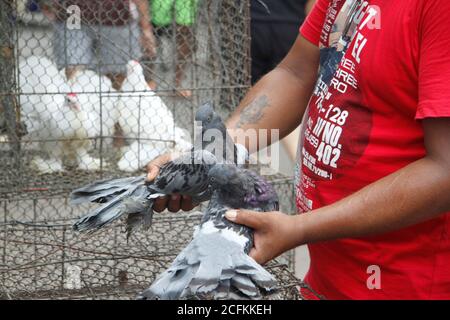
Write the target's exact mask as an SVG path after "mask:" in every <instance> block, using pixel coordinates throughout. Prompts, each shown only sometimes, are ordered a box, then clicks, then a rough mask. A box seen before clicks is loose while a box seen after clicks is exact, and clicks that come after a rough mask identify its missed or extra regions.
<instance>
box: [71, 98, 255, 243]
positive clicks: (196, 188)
mask: <svg viewBox="0 0 450 320" xmlns="http://www.w3.org/2000/svg"><path fill="white" fill-rule="evenodd" d="M195 118H196V120H197V121H200V122H201V123H202V131H201V132H200V133H199V135H198V137H196V140H195V141H196V142H195V143H196V145H197V146H198V148H196V147H195V146H194V148H193V149H192V150H191V151H190V152H186V153H183V154H182V155H181V156H180V157H178V158H176V159H175V160H172V161H170V162H168V163H166V164H165V165H163V166H162V167H161V170H160V173H159V175H158V176H157V177H156V179H155V180H154V181H152V182H151V183H149V184H146V180H145V176H144V175H142V176H139V177H131V178H121V179H109V180H103V181H97V182H94V183H92V184H89V185H87V186H84V187H81V188H79V189H76V190H74V191H73V192H72V193H71V202H72V203H73V204H80V203H86V202H96V203H101V204H102V206H100V207H99V208H97V209H95V210H94V211H92V212H90V213H88V214H87V215H85V216H84V217H82V218H80V219H79V220H78V221H77V222H75V224H74V225H73V228H74V230H77V231H87V230H96V229H99V228H101V227H103V226H104V225H106V224H108V223H110V222H112V221H115V220H116V219H118V218H120V217H121V216H122V215H124V214H126V215H127V227H126V229H127V233H128V236H129V235H130V234H131V232H132V231H133V230H135V229H136V228H137V227H139V226H142V227H143V228H144V229H148V228H149V227H150V225H151V222H152V217H153V210H152V207H153V202H154V199H155V198H158V197H160V196H164V195H170V194H174V193H177V194H181V195H188V196H191V197H192V198H193V201H195V202H197V203H200V202H202V201H206V200H209V198H210V196H211V192H210V190H209V188H208V176H207V175H208V171H209V169H210V168H211V167H212V165H214V164H215V163H217V162H218V160H217V158H216V156H215V155H213V154H212V153H211V152H209V151H207V149H210V150H212V151H217V150H221V149H220V146H217V144H219V143H221V142H222V141H231V140H229V138H228V133H227V131H226V128H225V125H224V124H223V122H222V119H221V118H220V116H218V115H217V114H216V112H215V111H214V109H213V106H212V104H211V103H207V104H205V105H203V106H201V107H200V108H199V109H198V110H197V112H196V116H195ZM211 129H216V130H217V131H218V132H219V133H220V134H219V136H220V137H219V138H216V139H212V140H209V141H205V142H203V141H201V139H202V138H203V135H204V134H205V133H206V132H207V131H208V130H211ZM231 143H232V142H231ZM233 146H234V144H232V146H228V147H226V148H222V149H223V150H228V151H227V152H234V151H236V152H237V153H239V155H233V156H228V154H227V152H225V151H224V152H223V153H221V154H220V155H219V158H223V159H226V158H227V157H232V159H234V160H235V163H236V162H238V160H239V161H240V162H241V163H244V162H245V159H246V158H247V154H246V153H245V152H243V150H242V148H238V147H233Z"/></svg>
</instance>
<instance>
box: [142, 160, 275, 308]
mask: <svg viewBox="0 0 450 320" xmlns="http://www.w3.org/2000/svg"><path fill="white" fill-rule="evenodd" d="M208 175H209V179H210V184H211V187H212V189H213V194H212V197H211V200H210V203H209V206H208V207H207V209H206V211H205V213H204V215H203V218H202V221H201V224H200V226H199V227H198V228H197V229H196V230H195V232H194V236H193V239H192V241H191V242H190V243H189V244H188V245H187V247H186V248H184V249H183V250H182V251H181V253H180V254H179V255H178V256H177V257H176V259H175V260H174V261H173V263H172V265H171V266H170V267H169V269H167V270H166V271H165V272H163V273H162V274H161V275H160V276H159V277H158V278H157V279H156V280H155V281H154V282H153V284H152V285H151V286H150V287H149V288H148V289H147V290H145V291H144V292H143V293H142V294H141V295H139V296H138V299H164V300H165V299H184V298H186V299H191V298H194V299H202V298H212V299H260V298H261V297H262V295H264V294H267V293H270V294H272V293H273V291H274V290H275V288H276V280H275V278H274V277H273V276H272V275H271V274H270V273H269V272H267V271H266V270H265V269H264V268H263V267H262V266H260V265H259V264H258V263H257V262H256V261H254V260H253V259H252V258H251V257H250V256H248V253H249V251H250V249H251V248H252V246H253V230H252V229H250V228H248V227H246V226H243V225H238V224H235V223H233V222H230V221H229V220H227V219H225V217H224V214H225V212H226V211H227V210H228V209H238V208H243V209H249V210H255V211H274V210H278V197H277V194H276V192H275V190H274V189H273V187H272V185H270V184H269V183H268V182H266V181H265V180H264V179H263V178H262V177H260V176H258V175H257V174H256V173H254V172H252V171H250V170H247V169H241V168H237V167H236V166H232V165H227V164H216V165H215V166H214V167H213V168H212V169H211V170H210V171H209V174H208Z"/></svg>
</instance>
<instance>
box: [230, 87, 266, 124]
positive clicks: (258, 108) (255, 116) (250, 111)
mask: <svg viewBox="0 0 450 320" xmlns="http://www.w3.org/2000/svg"><path fill="white" fill-rule="evenodd" d="M268 106H269V99H268V98H267V96H266V95H263V96H260V97H258V98H256V99H255V100H253V101H252V102H250V103H249V104H248V105H247V106H246V107H245V108H244V109H243V110H242V111H241V114H240V115H239V121H238V123H237V124H236V128H242V127H243V126H245V125H247V124H255V123H258V121H259V120H261V119H262V117H263V116H264V112H263V111H264V109H266V108H267V107H268Z"/></svg>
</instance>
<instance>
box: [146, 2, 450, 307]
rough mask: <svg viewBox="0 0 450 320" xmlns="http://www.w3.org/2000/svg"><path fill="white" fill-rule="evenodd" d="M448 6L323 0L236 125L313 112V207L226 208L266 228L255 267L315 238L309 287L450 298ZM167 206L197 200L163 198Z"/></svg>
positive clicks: (280, 123)
mask: <svg viewBox="0 0 450 320" xmlns="http://www.w3.org/2000/svg"><path fill="white" fill-rule="evenodd" d="M449 11H450V1H447V0H435V1H427V0H412V1H411V0H397V1H390V0H370V1H363V0H319V1H318V2H317V4H316V5H315V7H314V9H313V10H312V12H311V13H310V15H309V16H308V18H307V19H306V21H305V23H304V24H303V26H302V27H301V30H300V31H301V32H300V35H299V37H298V38H297V40H296V43H295V44H294V46H293V47H292V49H291V51H290V52H289V54H288V55H287V56H286V58H285V59H284V60H283V61H282V62H281V63H280V64H279V66H278V67H277V68H275V69H274V70H273V71H272V72H270V73H269V74H268V75H266V76H265V77H263V78H262V79H261V80H260V81H259V82H258V83H257V84H256V85H255V86H254V87H253V88H252V89H251V90H250V91H249V93H248V94H247V96H246V98H244V100H243V101H242V103H241V105H240V106H239V107H238V108H237V110H236V111H235V112H234V114H233V115H232V116H231V118H230V119H229V121H228V128H229V130H230V132H231V133H233V131H235V129H237V128H243V129H258V130H259V129H279V132H280V137H284V136H285V135H286V134H288V133H289V132H290V131H291V130H293V129H294V128H295V127H296V126H297V125H298V124H299V122H300V121H301V119H303V126H302V134H301V137H300V145H299V150H298V166H297V170H296V195H297V206H298V208H299V211H301V212H302V214H299V215H295V216H289V215H286V214H283V213H281V212H271V213H255V212H249V211H245V210H231V211H229V212H228V213H227V217H228V219H230V220H232V221H235V222H236V223H240V224H245V225H248V226H250V227H252V228H254V229H255V244H254V248H253V250H252V252H251V256H252V257H253V258H254V259H255V260H256V261H258V262H260V263H265V262H267V261H269V260H270V259H272V258H274V257H276V256H278V255H279V254H281V253H282V252H284V251H286V250H288V249H291V248H294V247H296V246H299V245H301V244H305V243H307V244H308V246H309V250H310V254H311V266H310V270H309V272H308V274H307V276H306V278H305V281H306V282H307V283H308V284H309V285H310V286H311V287H312V288H313V289H314V290H315V291H316V292H318V293H319V294H321V295H323V296H325V297H326V298H328V299H450V213H448V212H449V211H450V90H449V89H448V78H449V76H450V36H449V33H448V30H449V29H450V20H449V19H447V17H446V15H445V14H443V13H444V12H449ZM249 151H255V150H249ZM164 159H165V158H164V157H160V158H158V159H156V160H155V162H153V163H150V165H149V167H148V168H149V177H148V178H149V179H153V178H154V177H155V175H156V174H157V173H158V167H157V165H158V163H159V162H163V161H165V160H164ZM167 206H168V207H169V209H171V210H177V209H180V208H184V209H185V208H189V207H190V203H189V199H181V200H180V199H179V197H176V196H174V197H172V199H171V200H168V199H164V198H163V199H159V201H158V203H157V204H156V205H155V207H156V209H158V210H161V209H163V208H165V207H167ZM446 212H447V213H446Z"/></svg>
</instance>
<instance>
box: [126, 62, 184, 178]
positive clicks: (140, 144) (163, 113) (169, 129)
mask: <svg viewBox="0 0 450 320" xmlns="http://www.w3.org/2000/svg"><path fill="white" fill-rule="evenodd" d="M118 112H119V118H118V119H119V124H120V126H121V128H122V130H123V134H124V136H125V137H126V138H129V139H135V140H134V142H132V143H131V145H130V146H128V147H125V150H124V154H123V157H122V158H121V160H120V161H119V163H118V166H119V169H121V170H124V171H135V170H138V169H139V168H141V167H142V166H143V165H145V164H146V163H147V162H148V161H150V160H152V159H153V158H154V157H155V156H157V155H159V154H161V153H164V152H167V151H168V150H169V149H172V147H173V142H174V141H175V142H176V145H175V148H176V149H183V150H185V149H186V148H187V146H190V143H189V142H188V141H187V140H188V139H187V138H186V136H187V135H186V134H185V133H184V131H183V130H182V129H180V128H177V127H176V126H175V122H174V117H173V114H172V112H171V111H170V110H169V108H168V107H167V106H166V105H165V104H164V102H163V101H162V99H161V98H160V97H158V96H157V95H156V94H155V93H154V92H153V91H152V90H151V89H150V88H149V86H148V84H147V82H146V81H145V78H144V71H143V69H142V66H141V65H140V64H139V62H137V61H135V60H132V61H129V62H128V64H127V77H126V78H125V80H124V82H123V84H122V93H121V96H120V99H119V104H118Z"/></svg>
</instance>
